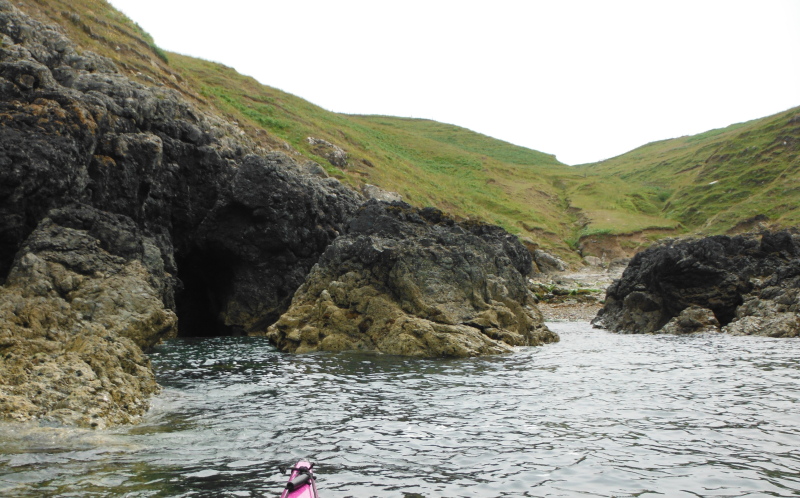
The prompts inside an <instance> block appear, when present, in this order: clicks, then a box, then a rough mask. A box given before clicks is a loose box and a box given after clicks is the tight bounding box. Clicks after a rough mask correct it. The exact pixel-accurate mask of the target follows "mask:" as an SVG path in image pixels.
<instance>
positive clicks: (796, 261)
mask: <svg viewBox="0 0 800 498" xmlns="http://www.w3.org/2000/svg"><path fill="white" fill-rule="evenodd" d="M799 256H800V239H798V237H797V236H793V235H792V234H791V233H789V232H786V231H783V232H777V233H764V234H762V235H761V236H758V237H753V236H750V237H745V236H737V237H728V236H715V237H708V238H705V239H699V240H691V241H682V242H681V241H669V242H666V243H663V244H661V245H659V246H657V247H653V248H650V249H648V250H646V251H644V252H641V253H639V254H637V255H636V256H635V257H634V258H633V259H632V260H631V263H630V265H629V266H628V268H627V269H626V270H625V272H624V273H623V274H622V277H621V278H620V279H619V280H617V281H615V282H614V283H613V284H612V285H611V286H610V287H609V288H608V291H607V293H606V304H605V306H604V308H603V309H602V310H600V313H598V315H597V317H596V318H595V320H594V321H593V323H594V324H595V325H596V326H600V327H603V328H607V329H609V330H612V331H615V332H623V333H649V332H655V331H658V330H659V329H661V328H662V327H664V326H665V325H666V324H667V322H669V321H670V320H671V319H672V318H673V317H677V316H678V315H679V314H680V313H681V312H682V311H683V310H684V309H686V308H688V307H690V306H698V307H701V308H707V309H710V310H711V311H712V312H713V314H714V316H715V317H716V319H717V320H718V322H719V323H720V324H721V325H722V326H723V330H724V331H727V332H731V333H736V334H759V335H773V336H775V335H776V334H781V335H782V336H793V335H794V334H796V332H794V331H795V330H796V328H794V325H792V324H793V323H795V321H794V319H793V318H792V316H794V317H795V318H796V317H797V313H798V312H800V309H799V308H800V304H798V300H797V296H798V292H799V291H798V289H800V258H799ZM781 313H788V314H789V315H786V316H780V317H779V316H778V315H779V314H781ZM748 317H749V318H748ZM732 322H733V323H732Z"/></svg>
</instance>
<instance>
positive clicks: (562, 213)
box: [15, 0, 800, 261]
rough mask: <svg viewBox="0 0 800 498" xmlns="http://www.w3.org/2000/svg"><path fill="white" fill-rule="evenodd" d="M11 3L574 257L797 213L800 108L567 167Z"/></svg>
mask: <svg viewBox="0 0 800 498" xmlns="http://www.w3.org/2000/svg"><path fill="white" fill-rule="evenodd" d="M15 4H16V5H17V6H18V7H20V8H22V9H23V10H25V11H26V12H27V13H29V14H31V15H34V16H35V17H38V18H39V19H41V20H43V21H45V22H48V23H57V24H60V25H61V26H62V27H63V28H64V29H65V31H67V32H68V34H69V35H70V37H71V38H72V39H73V40H74V41H75V42H76V43H78V44H79V46H80V47H81V48H82V49H85V50H91V51H94V52H97V53H99V54H101V55H104V56H107V57H109V58H111V59H113V60H115V61H116V62H117V64H118V66H119V67H120V69H121V70H122V71H123V72H125V73H126V74H127V75H128V76H130V77H131V78H134V79H137V80H138V81H140V82H142V83H144V84H149V85H152V84H158V85H164V86H168V87H171V88H174V89H175V90H178V91H180V92H181V93H183V94H184V95H185V96H186V97H187V98H188V99H190V100H192V101H193V102H194V103H195V104H196V105H197V106H198V107H200V108H202V109H204V110H206V111H211V112H215V113H218V114H221V115H223V116H225V117H227V118H228V119H229V120H231V121H235V122H237V123H239V126H240V128H241V129H242V130H243V131H244V132H245V133H247V134H248V135H249V136H250V137H251V138H252V139H253V140H255V141H257V142H259V143H260V144H262V145H263V146H265V147H268V148H273V149H282V150H286V151H287V152H289V153H293V154H296V155H298V156H304V157H305V158H306V159H308V160H312V161H315V162H317V163H319V164H320V165H322V166H323V167H325V168H326V170H327V171H328V173H329V174H331V175H333V176H335V177H337V178H339V179H340V180H341V181H343V182H345V183H347V184H349V185H351V186H353V187H355V188H359V187H360V186H361V185H363V184H366V183H369V184H374V185H377V186H380V187H381V188H384V189H386V190H391V191H396V192H398V193H400V194H401V195H402V196H403V197H404V199H405V200H407V201H408V202H410V203H412V204H415V205H420V206H422V205H434V206H437V207H439V208H441V209H443V210H445V211H447V212H449V213H450V214H452V215H453V216H456V217H459V218H477V219H481V220H485V221H488V222H492V223H497V224H499V225H502V226H503V227H505V228H506V229H507V230H509V231H511V232H512V233H516V234H518V235H520V236H523V237H527V238H529V239H531V240H532V241H534V243H535V244H536V245H539V246H542V247H544V248H547V249H549V250H551V251H554V252H556V253H558V254H560V255H561V256H562V257H566V258H568V259H572V260H573V261H575V260H577V256H576V255H575V254H574V253H572V251H571V249H572V248H575V247H577V246H578V245H579V243H580V241H581V240H582V239H586V238H587V237H596V236H598V235H606V236H615V235H625V234H631V233H634V234H635V233H646V234H647V233H649V234H652V235H651V237H650V238H654V237H658V236H662V235H664V234H680V233H685V232H695V231H699V232H702V233H721V232H725V231H730V230H735V229H737V227H739V228H741V227H746V226H748V223H749V222H750V221H753V220H761V221H763V220H766V221H768V222H770V223H772V224H774V225H775V226H791V225H797V224H798V222H799V221H800V220H799V219H798V218H800V214H798V213H800V211H798V209H797V206H798V205H800V171H798V169H800V162H799V161H798V147H800V118H798V117H796V116H798V114H799V113H800V109H793V110H789V111H786V112H784V113H781V114H778V115H776V116H771V117H768V118H764V119H760V120H755V121H751V122H748V123H742V124H738V125H733V126H730V127H728V128H724V129H721V130H712V131H709V132H706V133H703V134H700V135H695V136H692V137H682V138H677V139H673V140H665V141H660V142H655V143H651V144H648V145H645V146H643V147H640V148H638V149H636V150H633V151H631V152H629V153H627V154H623V155H621V156H618V157H615V158H612V159H609V160H607V161H603V162H600V163H596V164H589V165H582V166H578V167H569V166H566V165H564V164H562V163H560V162H558V161H557V160H556V159H555V157H554V156H552V155H549V154H545V153H542V152H537V151H533V150H530V149H526V148H524V147H519V146H515V145H512V144H509V143H507V142H503V141H501V140H497V139H494V138H491V137H487V136H485V135H481V134H478V133H475V132H472V131H470V130H467V129H464V128H460V127H458V126H454V125H449V124H443V123H437V122H434V121H429V120H422V119H406V118H397V117H390V116H355V115H344V114H338V113H333V112H329V111H327V110H325V109H322V108H321V107H319V106H316V105H314V104H312V103H310V102H307V101H305V100H303V99H301V98H299V97H296V96H294V95H291V94H289V93H286V92H283V91H280V90H277V89H274V88H271V87H268V86H265V85H262V84H260V83H259V82H257V81H256V80H254V79H253V78H250V77H247V76H243V75H241V74H239V73H237V72H236V71H234V70H233V69H231V68H228V67H226V66H224V65H221V64H217V63H212V62H208V61H204V60H201V59H196V58H192V57H187V56H183V55H179V54H173V53H166V52H164V51H163V50H161V49H159V48H158V47H157V46H156V45H155V43H154V41H153V39H152V38H151V37H150V36H149V35H148V34H147V33H145V32H144V31H143V30H142V29H141V28H140V27H139V26H138V25H137V24H136V23H134V22H133V21H131V20H130V19H128V18H127V17H126V16H124V15H123V14H121V13H120V12H118V11H117V10H115V9H114V8H113V7H112V6H110V5H109V4H108V3H106V2H105V1H104V0H68V1H67V0H17V1H16V2H15ZM308 137H315V138H319V139H323V140H326V141H328V142H331V143H333V144H335V145H337V146H339V147H341V148H343V149H345V150H346V151H347V153H348V161H347V164H346V165H344V166H334V165H333V164H331V163H329V162H328V161H327V160H326V159H325V157H322V156H321V155H320V151H319V150H318V149H316V148H315V147H314V146H313V145H311V144H310V143H309V142H308V140H307V138H308ZM298 158H299V159H301V160H302V158H300V157H298ZM647 240H649V239H647V238H645V239H644V240H643V241H640V242H637V243H646V242H647Z"/></svg>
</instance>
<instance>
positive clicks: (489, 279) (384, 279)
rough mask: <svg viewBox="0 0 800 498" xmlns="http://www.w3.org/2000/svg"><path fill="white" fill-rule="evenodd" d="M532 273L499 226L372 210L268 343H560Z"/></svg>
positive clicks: (485, 350)
mask: <svg viewBox="0 0 800 498" xmlns="http://www.w3.org/2000/svg"><path fill="white" fill-rule="evenodd" d="M530 271H531V257H530V253H528V251H527V250H526V249H525V248H524V247H523V246H522V245H521V244H520V243H519V242H518V241H517V240H516V239H515V238H514V237H513V236H511V235H509V234H507V233H506V232H505V231H503V230H502V229H501V228H499V227H491V226H483V225H477V224H457V223H455V222H453V220H450V219H449V218H446V217H445V216H443V215H442V213H441V212H440V211H438V210H436V209H433V208H426V209H423V210H416V209H413V208H411V207H410V206H408V205H407V204H403V203H392V204H386V203H381V202H378V201H369V202H368V203H367V204H365V206H364V207H362V208H361V210H360V211H359V213H358V214H357V215H356V216H355V217H354V218H353V219H352V220H351V221H350V224H349V228H348V231H347V234H346V235H343V236H342V237H339V238H338V239H336V241H335V242H334V243H333V244H331V246H329V247H328V249H327V250H326V251H325V253H324V254H323V256H322V258H321V259H320V261H319V263H318V264H317V265H316V266H315V267H314V268H313V270H312V271H311V274H310V275H309V277H308V279H307V281H306V282H305V283H304V284H303V286H302V287H301V288H300V289H299V290H298V292H297V293H296V294H295V297H294V299H293V300H292V305H291V307H290V308H289V310H288V311H287V312H286V313H285V314H284V315H283V316H281V318H280V320H279V321H278V322H277V323H276V324H275V325H273V326H271V327H269V329H268V331H267V336H268V337H269V338H270V340H271V341H272V342H274V343H275V344H276V345H277V346H278V347H279V348H280V349H281V350H284V351H294V352H306V351H313V350H328V351H339V350H345V349H363V350H377V351H381V352H384V353H389V354H400V355H413V356H457V357H463V356H475V355H481V354H495V353H503V352H507V351H511V350H512V348H513V346H531V345H541V344H544V343H548V342H554V341H557V340H558V337H557V336H556V335H555V334H554V333H552V332H551V331H549V330H548V329H547V328H546V327H545V326H544V323H543V319H542V316H541V314H540V313H539V312H538V310H537V309H536V307H535V305H534V302H533V296H532V295H531V294H530V292H529V291H528V289H527V288H526V278H525V277H526V276H527V275H528V274H529V273H530Z"/></svg>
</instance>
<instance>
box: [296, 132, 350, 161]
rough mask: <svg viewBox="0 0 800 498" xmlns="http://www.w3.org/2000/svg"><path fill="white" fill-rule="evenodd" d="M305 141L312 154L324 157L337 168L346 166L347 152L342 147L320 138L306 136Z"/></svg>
mask: <svg viewBox="0 0 800 498" xmlns="http://www.w3.org/2000/svg"><path fill="white" fill-rule="evenodd" d="M306 141H307V142H308V144H309V145H310V146H311V151H312V152H313V153H314V154H317V155H318V156H320V157H324V158H325V159H327V160H328V162H329V163H331V165H333V166H336V167H338V168H346V167H347V152H346V151H345V150H344V149H343V148H341V147H339V146H338V145H336V144H332V143H330V142H328V141H327V140H323V139H321V138H314V137H307V138H306Z"/></svg>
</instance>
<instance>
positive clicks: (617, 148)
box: [110, 0, 800, 164]
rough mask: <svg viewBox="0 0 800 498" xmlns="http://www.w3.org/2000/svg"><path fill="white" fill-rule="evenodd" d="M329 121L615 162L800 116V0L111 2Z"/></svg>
mask: <svg viewBox="0 0 800 498" xmlns="http://www.w3.org/2000/svg"><path fill="white" fill-rule="evenodd" d="M110 1H111V4H113V5H114V6H116V7H117V8H119V9H120V10H122V11H123V12H125V13H126V14H127V15H128V16H129V17H130V18H131V19H133V20H134V21H136V22H137V23H138V24H139V25H140V26H142V28H144V29H145V30H146V31H148V32H149V33H150V34H151V35H153V38H154V39H155V42H156V44H157V45H159V46H160V47H161V48H163V49H165V50H169V51H173V52H179V53H183V54H188V55H192V56H197V57H201V58H203V59H207V60H212V61H217V62H222V63H223V64H225V65H228V66H231V67H233V68H235V69H237V70H238V71H239V72H240V73H243V74H247V75H250V76H253V77H255V78H256V79H257V80H259V81H260V82H261V83H263V84H265V85H269V86H272V87H276V88H280V89H281V90H284V91H286V92H289V93H292V94H294V95H297V96H299V97H302V98H304V99H306V100H309V101H311V102H313V103H314V104H317V105H319V106H322V107H324V108H326V109H328V110H331V111H336V112H342V113H351V114H387V115H393V116H411V117H417V118H429V119H434V120H437V121H442V122H446V123H453V124H456V125H459V126H463V127H466V128H469V129H471V130H475V131H478V132H481V133H484V134H487V135H490V136H493V137H495V138H499V139H502V140H506V141H508V142H512V143H515V144H519V145H523V146H526V147H530V148H532V149H536V150H540V151H542V152H547V153H551V154H555V155H556V156H557V157H558V159H559V160H561V161H562V162H565V163H567V164H580V163H586V162H594V161H599V160H602V159H605V158H608V157H612V156H616V155H618V154H621V153H623V152H626V151H628V150H631V149H633V148H636V147H638V146H640V145H644V144H645V143H647V142H651V141H654V140H661V139H665V138H671V137H677V136H682V135H691V134H694V133H700V132H703V131H706V130H709V129H712V128H719V127H723V126H727V125H729V124H733V123H737V122H741V121H746V120H749V119H754V118H759V117H763V116H767V115H770V114H774V113H776V112H780V111H783V110H786V109H788V108H790V107H794V106H798V105H800V0H748V1H737V0H719V1H717V0H713V1H712V0H690V1H683V0H668V1H661V0H636V1H614V0H603V1H598V0H587V1H568V0H549V1H522V0H517V1H506V0H485V1H481V2H474V1H466V0H462V1H445V0H424V1H417V0H403V1H395V0H382V1H381V0H371V1H353V0H325V1H317V0H309V1H302V0H280V1H273V0H255V1H254V0H225V1H222V2H220V1H219V0H215V1H213V2H212V1H210V0H110Z"/></svg>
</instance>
